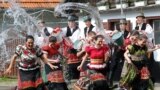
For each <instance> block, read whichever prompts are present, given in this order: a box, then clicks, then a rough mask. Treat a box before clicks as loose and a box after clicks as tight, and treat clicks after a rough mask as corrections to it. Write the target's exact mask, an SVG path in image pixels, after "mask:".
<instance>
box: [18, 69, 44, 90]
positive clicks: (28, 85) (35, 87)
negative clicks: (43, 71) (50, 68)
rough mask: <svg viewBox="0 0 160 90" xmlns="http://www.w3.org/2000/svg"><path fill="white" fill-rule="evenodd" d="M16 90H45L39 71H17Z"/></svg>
mask: <svg viewBox="0 0 160 90" xmlns="http://www.w3.org/2000/svg"><path fill="white" fill-rule="evenodd" d="M18 71H19V72H18V90H31V89H32V90H46V88H45V86H44V83H43V80H42V78H41V75H40V69H35V70H30V71H23V70H21V69H19V70H18Z"/></svg>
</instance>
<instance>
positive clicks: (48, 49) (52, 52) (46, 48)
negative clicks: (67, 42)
mask: <svg viewBox="0 0 160 90" xmlns="http://www.w3.org/2000/svg"><path fill="white" fill-rule="evenodd" d="M59 48H60V45H59V44H55V45H54V46H52V47H50V46H49V45H47V46H43V47H42V50H43V51H46V52H47V53H48V56H49V57H52V56H53V55H55V54H58V53H59V52H58V49H59Z"/></svg>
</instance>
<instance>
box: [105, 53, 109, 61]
mask: <svg viewBox="0 0 160 90" xmlns="http://www.w3.org/2000/svg"><path fill="white" fill-rule="evenodd" d="M108 59H109V52H106V53H105V56H104V61H105V62H107V61H108Z"/></svg>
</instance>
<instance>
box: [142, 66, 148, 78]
mask: <svg viewBox="0 0 160 90" xmlns="http://www.w3.org/2000/svg"><path fill="white" fill-rule="evenodd" d="M140 73H141V79H148V78H149V75H150V73H149V70H148V68H147V67H143V68H142V69H141V71H140Z"/></svg>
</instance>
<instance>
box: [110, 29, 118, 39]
mask: <svg viewBox="0 0 160 90" xmlns="http://www.w3.org/2000/svg"><path fill="white" fill-rule="evenodd" d="M117 32H118V30H114V31H113V32H111V33H110V35H109V36H110V37H112V36H113V35H114V34H115V33H117Z"/></svg>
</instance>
